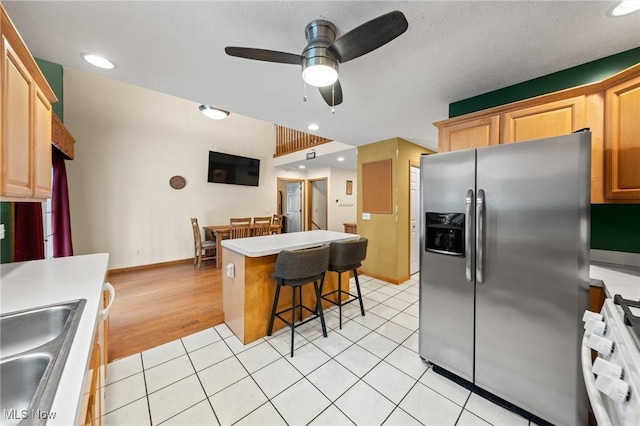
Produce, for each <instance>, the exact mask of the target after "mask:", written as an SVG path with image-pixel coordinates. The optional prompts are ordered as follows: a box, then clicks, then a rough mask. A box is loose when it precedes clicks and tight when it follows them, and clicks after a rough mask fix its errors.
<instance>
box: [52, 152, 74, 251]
mask: <svg viewBox="0 0 640 426" xmlns="http://www.w3.org/2000/svg"><path fill="white" fill-rule="evenodd" d="M52 148H53V149H52V150H51V151H52V156H53V157H52V164H53V183H52V188H51V233H52V234H53V257H65V256H73V245H72V243H71V214H70V212H69V191H68V188H67V169H66V167H65V164H64V160H65V159H66V157H65V155H64V154H63V153H62V152H60V151H59V150H58V149H57V148H56V147H55V146H54V147H52Z"/></svg>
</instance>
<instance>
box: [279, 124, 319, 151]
mask: <svg viewBox="0 0 640 426" xmlns="http://www.w3.org/2000/svg"><path fill="white" fill-rule="evenodd" d="M330 141H331V139H327V138H323V137H319V136H316V135H312V134H309V133H306V132H301V131H299V130H295V129H290V128H288V127H283V126H277V125H276V152H275V154H274V157H278V156H280V155H285V154H290V153H292V152H296V151H301V150H303V149H308V148H312V147H314V146H317V145H321V144H323V143H326V142H330Z"/></svg>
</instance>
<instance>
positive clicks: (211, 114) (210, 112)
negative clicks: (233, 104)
mask: <svg viewBox="0 0 640 426" xmlns="http://www.w3.org/2000/svg"><path fill="white" fill-rule="evenodd" d="M200 112H201V113H202V114H204V116H205V117H207V118H211V119H213V120H222V119H223V118H227V117H228V116H229V111H225V110H223V109H218V108H214V107H212V106H209V105H200Z"/></svg>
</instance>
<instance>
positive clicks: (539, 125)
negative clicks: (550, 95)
mask: <svg viewBox="0 0 640 426" xmlns="http://www.w3.org/2000/svg"><path fill="white" fill-rule="evenodd" d="M503 117H504V119H503V126H504V127H503V133H502V142H501V143H513V142H522V141H527V140H531V139H542V138H550V137H553V136H561V135H568V134H569V133H571V132H574V131H576V130H579V129H581V128H583V127H586V111H585V97H584V96H577V97H574V98H569V99H563V100H560V101H555V102H549V103H545V104H543V105H536V106H532V107H529V108H523V109H519V110H516V111H511V112H506V113H505V114H504V115H503Z"/></svg>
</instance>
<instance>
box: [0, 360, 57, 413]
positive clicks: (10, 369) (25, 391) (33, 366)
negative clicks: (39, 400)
mask: <svg viewBox="0 0 640 426" xmlns="http://www.w3.org/2000/svg"><path fill="white" fill-rule="evenodd" d="M51 360H52V357H51V355H49V354H46V353H36V354H30V355H24V356H19V357H16V358H13V359H9V360H6V361H2V362H0V373H1V374H2V382H1V383H0V386H1V391H2V399H1V400H0V409H1V410H2V413H3V414H4V413H7V412H8V411H12V412H14V413H15V415H13V416H7V415H6V414H4V415H3V417H22V416H23V414H22V413H25V412H28V408H29V405H30V404H31V401H32V400H33V399H34V396H35V395H36V392H37V391H38V386H39V385H40V382H41V381H42V377H43V376H44V374H45V372H46V371H47V367H49V365H50V364H51ZM7 420H9V419H7ZM15 420H16V421H17V420H18V419H15Z"/></svg>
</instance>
